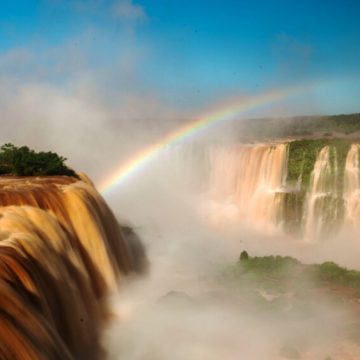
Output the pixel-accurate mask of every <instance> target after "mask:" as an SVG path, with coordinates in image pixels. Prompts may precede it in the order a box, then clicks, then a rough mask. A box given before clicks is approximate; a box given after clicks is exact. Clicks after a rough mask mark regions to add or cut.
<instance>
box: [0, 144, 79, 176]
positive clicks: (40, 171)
mask: <svg viewBox="0 0 360 360" xmlns="http://www.w3.org/2000/svg"><path fill="white" fill-rule="evenodd" d="M65 161H66V158H64V157H62V156H59V155H58V154H56V153H53V152H51V151H49V152H43V151H41V152H35V151H34V150H31V149H29V147H27V146H22V147H20V148H18V147H16V146H15V145H13V144H10V143H8V144H5V145H3V146H2V147H1V148H0V174H12V175H16V176H42V175H67V176H75V177H77V175H76V173H75V172H74V171H73V170H71V169H69V168H68V167H67V166H66V165H65Z"/></svg>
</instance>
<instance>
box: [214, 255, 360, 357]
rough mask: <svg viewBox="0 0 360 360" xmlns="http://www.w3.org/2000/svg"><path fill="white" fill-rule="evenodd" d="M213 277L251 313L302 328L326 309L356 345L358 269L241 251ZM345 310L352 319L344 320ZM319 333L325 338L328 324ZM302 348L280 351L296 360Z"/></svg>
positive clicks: (298, 345)
mask: <svg viewBox="0 0 360 360" xmlns="http://www.w3.org/2000/svg"><path fill="white" fill-rule="evenodd" d="M217 278H218V282H219V284H220V286H221V287H222V288H224V289H226V288H228V289H230V290H231V293H232V294H237V297H238V298H239V299H241V306H242V307H243V308H244V309H246V310H247V311H248V313H249V314H252V313H254V316H260V315H261V316H263V317H265V318H268V319H270V320H271V319H276V321H280V322H284V323H289V322H290V323H292V322H294V324H298V323H299V324H303V323H306V321H308V320H309V321H310V322H311V321H312V319H316V318H317V317H318V316H321V315H319V314H321V312H322V311H324V309H327V310H326V311H331V314H332V315H331V317H332V318H334V319H335V318H336V317H337V316H340V319H342V320H341V321H340V322H341V325H338V324H337V325H336V326H341V329H340V328H339V329H338V330H339V332H341V335H342V336H343V337H344V338H345V339H346V340H347V341H351V342H354V343H355V344H357V345H360V317H359V311H360V271H355V270H349V269H347V268H344V267H341V266H339V265H337V264H336V263H334V262H324V263H322V264H310V265H307V264H303V263H301V262H300V261H298V260H296V259H295V258H292V257H288V256H285V257H284V256H250V255H249V254H248V253H247V252H246V251H243V252H242V253H241V255H240V257H239V259H238V261H237V262H234V263H230V264H228V265H225V266H223V267H222V268H220V269H219V270H218V272H217ZM345 312H346V313H347V314H351V315H350V316H343V315H342V314H344V313H345ZM317 321H318V322H319V323H321V320H317ZM324 321H325V320H324ZM334 326H335V325H334ZM300 327H301V326H300ZM294 329H296V325H294ZM320 329H321V331H323V332H324V334H325V336H327V335H326V331H327V329H326V325H325V324H321V326H320ZM331 330H334V329H329V331H331ZM314 336H317V335H315V334H314ZM329 336H330V335H329ZM300 338H301V331H300V334H299V339H300ZM299 339H298V340H299ZM303 345H304V344H302V343H301V339H300V340H299V343H296V341H295V342H291V343H290V346H289V347H285V348H284V349H283V350H284V352H285V353H286V352H288V353H290V354H289V356H284V358H289V359H300V358H301V356H300V354H299V352H298V350H300V349H301V347H302V346H303ZM287 350H288V351H287ZM292 351H293V353H294V354H293V355H294V357H293V356H292V355H291V352H292ZM296 353H298V355H299V356H297V355H296ZM285 355H286V354H285ZM329 355H330V354H329ZM329 359H332V357H330V358H329Z"/></svg>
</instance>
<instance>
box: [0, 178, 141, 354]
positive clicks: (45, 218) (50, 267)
mask: <svg viewBox="0 0 360 360" xmlns="http://www.w3.org/2000/svg"><path fill="white" fill-rule="evenodd" d="M0 206H1V207H0V358H1V359H4V360H5V359H21V360H26V359H62V360H63V359H90V360H91V359H100V358H102V357H103V352H102V349H101V346H100V339H99V338H100V336H99V335H100V333H101V330H102V327H103V325H104V323H105V321H106V318H107V315H108V312H107V308H106V303H105V296H106V295H107V294H108V293H109V291H111V290H113V289H115V288H116V287H117V286H118V284H120V286H121V279H122V278H123V276H125V275H127V274H129V273H134V272H141V271H142V270H144V268H145V255H144V251H143V249H142V247H141V245H140V244H139V242H138V241H136V242H134V245H133V242H132V239H131V238H129V240H127V239H126V237H125V236H124V234H123V232H122V230H121V228H120V227H119V225H118V223H117V221H116V219H115V217H114V215H113V213H112V212H111V210H110V209H109V207H108V206H107V205H106V203H105V202H104V200H103V199H102V197H101V196H100V194H99V193H98V192H97V191H96V189H95V188H94V187H93V185H92V184H91V183H90V182H89V181H87V180H86V179H85V178H84V180H83V181H79V180H77V179H74V178H71V177H61V176H59V177H41V178H30V177H29V178H5V177H2V178H0Z"/></svg>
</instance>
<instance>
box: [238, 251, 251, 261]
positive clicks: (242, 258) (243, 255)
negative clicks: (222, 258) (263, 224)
mask: <svg viewBox="0 0 360 360" xmlns="http://www.w3.org/2000/svg"><path fill="white" fill-rule="evenodd" d="M239 260H240V261H246V260H249V254H248V253H247V251H245V250H244V251H242V252H241V254H240V258H239Z"/></svg>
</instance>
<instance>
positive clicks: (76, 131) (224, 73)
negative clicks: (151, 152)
mask: <svg viewBox="0 0 360 360" xmlns="http://www.w3.org/2000/svg"><path fill="white" fill-rule="evenodd" d="M0 9H1V12H0V95H1V96H0V109H1V110H0V116H1V120H0V121H1V125H2V133H1V138H0V140H1V141H2V142H5V141H12V142H14V143H16V144H19V145H21V144H24V143H25V144H28V145H30V146H32V147H35V148H38V149H41V148H45V149H46V148H50V149H54V150H56V151H59V152H62V153H63V154H64V155H65V156H67V157H68V158H69V159H70V163H71V165H73V166H74V167H75V168H76V169H81V170H83V171H86V172H87V173H89V175H90V176H91V177H93V178H94V179H95V181H96V183H98V182H100V181H101V180H102V179H103V178H104V176H105V175H104V174H108V173H109V172H111V171H112V169H113V168H114V167H115V166H117V164H119V163H121V161H123V160H124V159H126V158H127V157H128V156H130V155H131V154H132V153H133V152H134V151H136V150H137V149H139V148H141V147H143V146H144V144H148V143H151V142H152V141H154V140H157V139H158V138H159V137H161V136H162V135H163V134H164V133H166V132H167V131H168V130H169V129H171V128H173V127H174V126H177V123H178V122H181V121H187V120H188V119H192V118H193V117H195V116H197V115H198V114H203V113H207V112H208V111H209V109H210V110H211V109H213V108H214V107H216V106H219V104H222V103H224V102H225V103H226V101H227V99H229V98H235V97H243V96H245V97H246V96H253V95H257V94H260V93H263V92H266V91H269V90H272V89H279V88H283V87H287V86H299V85H306V86H307V90H306V91H304V92H303V93H301V94H299V95H297V96H296V97H292V98H291V99H288V100H287V101H283V102H279V103H275V104H271V105H270V106H266V107H264V108H261V109H259V110H258V111H257V112H255V113H251V114H244V116H264V115H266V116H268V115H272V116H278V115H281V116H289V115H299V114H301V115H304V114H336V113H352V112H359V111H360V108H359V100H360V98H359V96H360V95H359V94H360V69H359V66H358V59H359V57H360V41H359V38H360V25H359V22H358V16H359V12H360V4H359V3H358V2H357V1H351V0H347V1H342V2H330V3H326V4H325V3H323V2H313V1H302V2H295V1H290V2H289V1H277V2H273V1H256V2H252V3H249V2H245V1H225V2H224V1H222V2H220V1H203V0H198V1H186V2H178V1H174V0H166V1H131V0H114V1H110V0H86V1H85V0H68V1H61V0H38V1H33V0H31V1H25V0H11V1H10V0H5V1H2V2H1V5H0ZM99 134H100V135H101V136H99ZM123 134H126V136H123ZM119 138H121V139H122V141H119V140H118V139H119ZM65 139H66V141H65ZM128 139H131V142H129V141H128ZM95 142H96V143H97V148H98V150H99V151H98V152H99V155H97V154H92V159H89V157H85V156H84V153H83V152H84V149H87V150H88V149H91V148H92V146H93V144H94V143H95ZM79 144H81V146H80V147H81V150H80V149H79ZM89 151H90V150H89ZM114 153H115V154H116V156H115V158H114ZM116 157H118V159H116ZM95 163H96V164H95Z"/></svg>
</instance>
